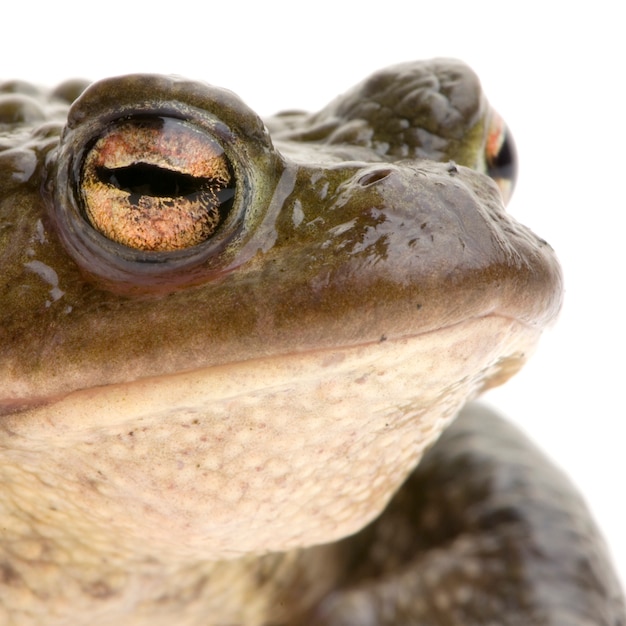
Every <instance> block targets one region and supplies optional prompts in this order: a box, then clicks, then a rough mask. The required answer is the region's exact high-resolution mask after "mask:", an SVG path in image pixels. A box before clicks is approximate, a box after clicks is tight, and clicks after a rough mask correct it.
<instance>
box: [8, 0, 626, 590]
mask: <svg viewBox="0 0 626 626" xmlns="http://www.w3.org/2000/svg"><path fill="white" fill-rule="evenodd" d="M7 4H8V5H9V6H3V8H2V10H1V20H2V35H1V37H0V59H1V69H0V77H2V78H7V79H8V78H24V79H27V80H31V81H34V82H38V83H43V84H47V85H53V84H55V83H56V82H58V81H60V80H62V79H64V78H68V77H75V76H81V77H85V78H90V79H98V78H102V77H104V76H107V75H112V74H121V73H127V72H134V71H153V72H161V73H177V74H183V75H186V76H188V77H191V78H197V79H202V80H206V81H208V82H211V83H214V84H217V85H221V86H225V87H229V88H231V89H232V90H233V91H235V92H237V93H238V94H239V95H240V96H241V97H242V98H243V99H244V100H245V101H246V102H247V103H248V104H249V105H250V106H251V107H252V108H254V109H255V110H256V111H257V112H259V113H260V114H262V115H267V114H271V113H273V112H275V111H276V110H278V109H281V108H305V109H316V108H319V107H320V106H322V105H323V104H325V103H326V102H327V101H328V100H329V99H330V98H332V97H334V96H335V95H336V94H338V93H340V92H342V91H344V90H345V89H347V88H348V87H350V86H351V85H352V84H354V83H355V82H357V81H359V80H361V79H362V78H364V77H365V76H366V75H368V74H369V73H370V72H371V71H373V70H374V69H377V68H380V67H383V66H385V65H388V64H391V63H396V62H401V61H406V60H411V59H417V58H427V57H430V56H455V57H459V58H462V59H464V60H465V61H467V62H468V63H469V64H470V65H472V66H473V67H474V69H475V70H476V71H477V72H478V74H479V75H480V76H481V78H482V81H483V85H484V88H485V90H486V92H487V94H488V97H489V98H490V100H491V102H492V104H493V105H494V106H495V107H496V108H497V109H498V111H499V112H500V113H501V114H502V115H503V117H504V118H505V119H506V120H507V121H508V123H509V126H510V127H511V129H512V130H513V132H514V134H515V138H516V142H517V147H518V152H519V155H520V161H521V171H520V179H519V184H518V187H517V191H516V195H515V197H514V201H513V203H512V205H511V206H510V210H511V212H512V213H513V214H514V215H515V216H516V217H517V218H518V219H519V220H520V221H522V222H524V223H525V224H527V225H529V226H531V227H532V228H533V229H534V230H535V231H536V232H537V233H538V234H540V235H541V236H542V237H544V238H546V239H547V240H548V241H549V242H550V243H551V244H552V246H553V247H554V248H555V249H556V250H557V252H558V254H559V256H560V259H561V261H562V264H563V267H564V271H565V278H566V286H567V293H566V303H565V307H564V309H563V312H562V315H561V319H560V320H559V322H558V324H557V326H556V327H555V328H554V329H553V330H551V331H549V332H548V333H547V334H546V335H545V337H544V339H543V341H542V344H541V346H540V348H539V350H538V352H537V353H536V355H535V357H534V358H533V359H532V360H531V362H530V363H529V364H528V366H527V367H526V369H525V370H524V371H523V372H522V373H521V374H520V375H518V376H517V377H516V378H515V379H514V380H512V381H510V382H509V383H508V384H507V385H506V386H505V387H503V388H502V389H501V390H498V391H497V392H493V393H491V394H490V395H489V396H488V398H487V399H488V401H489V402H490V403H491V404H493V405H495V406H497V407H499V408H501V409H502V410H503V412H505V413H506V414H508V415H509V416H510V417H511V418H512V419H514V420H515V421H516V422H518V423H519V424H520V425H521V426H522V427H523V429H524V430H526V431H527V432H528V433H530V434H531V436H532V437H533V438H534V439H535V440H536V441H537V442H539V443H540V445H541V446H542V447H543V448H544V449H545V450H546V451H548V452H549V454H550V455H551V456H552V458H553V459H555V460H556V461H557V463H558V464H559V465H560V466H561V467H563V468H564V469H565V470H566V471H567V472H568V473H569V474H570V475H571V476H572V477H573V478H574V480H575V482H576V483H577V484H578V485H579V486H580V488H581V489H582V491H583V492H584V494H585V496H586V498H587V500H588V502H589V503H590V505H591V506H592V508H593V511H594V514H595V516H596V518H597V519H598V520H599V522H600V524H601V527H602V529H603V531H604V533H605V535H606V537H607V539H608V542H609V544H610V547H611V550H612V553H613V555H614V559H615V561H616V563H617V564H618V567H619V571H620V574H621V577H622V580H626V534H625V533H624V528H625V527H626V505H625V504H624V502H623V494H624V491H625V490H624V478H625V476H626V450H625V441H624V433H625V432H626V431H625V428H624V424H623V422H624V418H625V417H626V409H625V407H624V389H625V388H626V381H624V373H625V371H626V366H625V363H624V351H625V349H626V336H625V332H624V321H623V318H624V310H625V306H624V301H623V292H624V270H625V269H626V263H625V261H624V252H623V251H624V248H625V247H626V233H624V226H625V224H626V221H625V219H624V209H625V208H626V207H625V205H626V202H625V200H624V187H625V184H624V182H625V180H626V174H625V173H624V158H623V154H624V149H625V145H624V143H625V139H626V132H625V130H624V129H625V126H626V122H625V116H626V97H625V96H624V93H625V89H624V85H623V82H624V62H625V61H626V46H625V45H624V44H621V43H619V42H620V41H624V38H625V36H624V32H623V22H624V20H623V17H622V9H621V8H619V7H620V3H618V2H609V1H608V0H598V1H596V2H593V3H582V2H576V3H564V2H552V3H550V2H547V1H545V2H532V1H530V2H523V3H522V2H518V3H504V2H481V1H480V0H475V1H473V2H472V1H470V2H468V1H457V0H447V1H445V2H436V1H435V0H430V1H429V2H428V3H420V2H410V3H409V2H404V3H400V2H396V1H393V0H383V1H379V2H377V3H372V2H367V1H365V0H359V2H354V3H351V2H344V3H341V2H339V1H337V0H335V1H333V2H327V1H325V0H318V1H316V2H308V3H307V2H297V3H289V4H287V3H285V4H283V3H275V2H270V1H267V2H253V3H250V6H247V5H246V3H242V2H236V0H231V1H230V2H228V1H222V2H220V3H218V2H210V1H207V2H203V3H200V2H197V3H195V4H196V7H195V8H192V6H191V4H190V3H187V2H183V1H179V2H174V3H168V4H167V5H165V4H163V7H164V8H158V7H159V5H160V3H158V2H151V3H147V2H145V3H143V2H142V3H140V2H135V3H131V2H130V1H128V0H127V1H126V2H118V1H112V2H102V3H74V4H73V3H63V2H49V3H46V4H45V7H44V8H42V9H39V8H34V7H33V3H26V2H22V3H20V2H11V3H5V5H7ZM41 4H43V3H41ZM88 6H89V7H97V8H84V7H88ZM141 7H145V8H141ZM612 7H615V8H612Z"/></svg>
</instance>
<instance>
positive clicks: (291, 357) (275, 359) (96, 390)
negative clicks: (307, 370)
mask: <svg viewBox="0 0 626 626" xmlns="http://www.w3.org/2000/svg"><path fill="white" fill-rule="evenodd" d="M490 318H494V319H495V318H497V319H500V320H502V321H504V322H506V321H508V322H510V323H511V324H515V325H517V326H519V327H523V328H526V329H528V330H532V331H535V332H537V333H539V332H540V331H539V329H538V328H535V327H534V326H532V325H531V324H529V323H527V322H525V321H523V320H519V319H517V318H515V317H511V316H508V315H506V314H502V313H498V312H491V313H487V314H484V315H480V316H476V317H469V318H466V319H464V320H462V321H460V322H455V323H453V324H448V325H445V326H441V327H439V328H436V329H432V330H427V331H424V332H419V333H415V334H406V335H401V336H391V337H388V336H386V335H385V334H382V335H381V336H380V338H379V339H378V340H374V341H365V342H362V343H358V344H354V345H337V346H333V347H324V348H319V349H310V350H306V351H302V352H288V353H281V354H277V355H272V356H267V357H255V358H252V359H250V360H244V361H234V362H232V363H226V364H221V365H211V366H207V367H195V368H192V369H189V370H179V371H176V372H170V373H166V374H161V375H151V376H146V377H144V378H137V379H134V380H128V381H123V382H118V383H110V384H105V385H94V386H89V387H82V388H77V389H73V390H69V391H66V392H62V393H59V394H52V395H49V396H32V397H13V398H11V397H9V398H0V417H4V416H11V415H18V414H21V413H25V412H28V411H32V410H36V409H38V408H42V407H45V406H48V405H53V404H57V403H59V402H62V401H64V400H65V399H66V398H68V397H70V396H74V395H76V394H82V395H85V396H88V397H92V398H93V397H96V396H99V395H105V394H106V393H107V392H108V391H110V390H113V389H124V388H130V387H133V386H141V387H145V388H147V387H152V388H155V389H156V388H157V387H158V386H159V385H164V384H167V383H169V382H173V381H176V379H178V378H181V377H190V376H191V377H194V376H197V377H199V378H201V377H202V376H203V375H206V373H207V372H209V371H211V370H214V371H218V370H232V369H242V370H243V369H245V370H246V371H250V370H251V369H254V368H260V369H263V368H264V367H267V366H268V364H270V365H271V364H273V363H280V362H290V361H291V362H297V361H299V360H306V359H311V360H314V361H315V363H316V364H317V366H319V367H331V366H338V365H339V364H340V363H341V362H342V361H343V359H344V358H345V354H346V353H348V352H354V351H359V350H361V351H369V350H372V349H374V350H375V349H376V348H377V347H379V346H380V347H381V348H383V349H387V348H388V347H389V346H393V345H396V344H399V343H405V342H409V341H414V340H420V339H426V338H428V337H435V336H437V335H438V334H444V333H447V332H450V331H452V330H453V329H455V328H458V327H461V326H464V325H467V324H471V323H472V322H476V321H480V320H488V319H490Z"/></svg>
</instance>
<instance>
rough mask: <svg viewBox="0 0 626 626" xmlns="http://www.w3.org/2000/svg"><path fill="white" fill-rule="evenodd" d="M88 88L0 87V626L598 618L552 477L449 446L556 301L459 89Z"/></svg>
mask: <svg viewBox="0 0 626 626" xmlns="http://www.w3.org/2000/svg"><path fill="white" fill-rule="evenodd" d="M85 87H86V85H85V84H82V83H78V82H69V83H66V84H64V85H61V86H59V87H58V88H57V89H55V90H54V91H52V92H47V91H43V90H39V89H37V88H35V87H33V86H31V85H28V84H24V83H19V82H13V83H6V84H4V85H2V86H1V87H0V92H1V95H0V130H1V133H0V190H1V195H0V298H1V306H0V345H1V346H2V350H1V351H0V484H1V485H2V487H1V488H2V492H1V497H0V624H5V623H6V624H11V625H13V624H15V625H19V626H23V625H26V626H28V625H31V624H33V625H34V624H42V623H45V624H46V625H49V626H55V625H57V626H58V625H62V624H72V625H79V624H89V625H90V626H97V625H101V624H102V625H105V624H119V623H123V624H125V625H129V626H132V625H143V624H150V625H151V626H155V625H157V626H158V625H160V624H163V625H166V624H167V625H170V624H172V623H175V624H177V625H179V626H185V625H192V624H202V625H205V626H206V625H209V626H210V625H224V624H229V625H231V624H241V625H242V626H243V625H250V626H255V625H261V624H267V625H269V624H274V625H275V624H285V625H287V624H292V625H296V624H297V625H302V624H312V625H321V624H328V625H335V626H339V625H347V624H355V625H356V624H358V625H369V624H372V625H373V624H380V625H387V624H389V625H391V624H423V625H430V624H432V625H442V626H443V625H447V624H459V625H460V624H463V625H466V626H467V625H479V624H493V623H497V624H537V625H539V624H546V625H547V624H550V625H553V624H594V625H597V624H602V625H612V626H616V625H618V624H625V623H626V618H625V609H624V604H623V598H622V595H621V592H620V589H619V587H618V584H617V582H616V579H615V576H614V574H613V572H612V569H611V565H610V563H609V560H608V558H607V557H606V555H605V552H604V547H603V543H602V540H601V538H600V537H599V536H598V532H597V530H596V529H595V527H594V525H593V523H592V522H591V521H590V519H589V516H588V513H587V512H586V510H585V507H584V505H583V504H582V503H581V500H580V498H579V496H578V495H577V494H576V493H575V491H574V490H573V489H572V487H571V486H570V485H569V484H568V483H567V481H566V480H565V479H564V478H563V477H562V476H561V475H560V473H559V472H558V471H557V470H555V469H554V468H552V467H551V466H550V464H549V462H547V461H546V460H545V459H544V458H543V457H542V456H541V455H540V454H539V453H538V452H537V451H536V450H535V449H534V448H533V447H532V445H531V444H529V443H528V442H526V441H525V440H524V438H523V437H522V436H521V435H520V434H519V433H517V432H516V431H514V430H513V429H511V427H509V426H507V425H506V424H505V423H503V422H502V421H501V420H500V419H499V418H497V417H494V416H493V415H491V414H490V413H489V412H487V411H485V410H484V409H480V408H478V407H476V406H474V405H470V406H469V408H466V409H464V410H463V411H462V413H461V415H460V417H458V418H457V419H456V421H454V423H452V422H453V420H454V417H455V415H456V414H457V413H458V412H459V410H460V409H461V407H462V406H463V405H464V404H465V403H466V402H467V401H468V400H469V399H471V398H473V397H474V396H475V395H477V394H478V393H479V392H480V391H482V390H483V389H485V388H487V387H489V386H493V385H496V384H500V383H501V382H503V381H504V380H506V379H507V378H508V377H509V376H511V375H512V374H513V373H515V371H517V369H518V368H519V367H520V366H521V365H522V364H523V362H524V361H525V360H526V358H527V355H528V353H529V351H531V350H532V347H533V346H534V344H535V342H536V341H537V338H538V336H539V334H540V332H541V330H542V329H543V327H544V326H545V325H546V324H548V323H549V322H550V321H552V320H553V319H554V317H555V315H556V314H557V312H558V309H559V306H560V301H561V288H562V286H561V274H560V270H559V267H558V263H557V262H556V259H555V257H554V254H553V252H552V250H551V248H550V247H549V246H548V245H547V244H546V242H544V241H543V240H541V239H539V238H538V237H536V236H535V235H534V234H533V233H531V232H530V231H528V229H526V228H524V227H523V226H521V225H519V224H518V223H516V222H515V221H514V220H513V219H512V218H510V217H509V216H508V215H507V214H506V212H505V211H504V207H503V201H502V196H501V194H500V191H499V190H498V188H497V187H496V185H495V184H494V183H493V181H492V180H491V179H490V178H489V177H488V176H486V175H485V174H487V173H489V174H491V175H493V176H494V178H495V179H496V180H497V182H498V183H500V184H501V187H502V189H503V190H504V193H505V195H506V193H507V192H506V190H507V186H506V184H504V181H503V180H499V179H500V174H502V172H501V171H500V170H499V168H498V167H496V166H494V162H493V159H494V158H495V156H497V154H496V153H497V146H496V147H494V146H495V145H496V144H497V141H496V140H497V139H498V138H499V137H501V132H502V126H501V123H500V120H499V118H497V116H495V114H494V113H493V112H492V111H491V110H490V109H489V107H488V105H487V103H486V101H485V99H484V97H483V95H482V92H481V90H480V86H479V84H478V80H477V79H476V77H475V76H474V74H473V73H472V72H471V71H470V70H469V69H468V68H466V67H465V66H464V65H463V64H461V63H458V62H455V61H450V60H436V61H429V62H421V63H408V64H404V65H400V66H396V67H392V68H389V69H387V70H383V71H381V72H378V73H376V74H374V75H373V76H372V77H370V78H369V79H368V80H366V81H365V82H363V83H361V84H360V85H358V86H357V87H355V88H354V89H352V90H351V91H349V92H347V93H346V94H344V95H343V96H341V97H339V98H338V99H337V100H336V101H334V102H332V103H331V104H330V105H329V106H328V107H326V108H325V109H323V110H322V111H320V112H319V113H316V114H306V113H299V112H290V113H284V114H281V115H277V116H275V117H273V118H271V119H269V120H267V121H266V122H265V123H263V122H262V121H261V120H260V119H259V118H258V116H257V115H256V114H254V112H252V111H251V110H250V109H249V108H248V107H246V105H244V104H243V103H242V102H241V101H240V100H239V99H238V98H237V97H236V96H235V95H234V94H232V93H230V92H228V91H226V90H222V89H218V88H215V87H211V86H209V85H205V84H203V83H195V82H191V81H186V80H184V79H180V78H172V77H164V76H145V75H137V76H127V77H119V78H113V79H108V80H105V81H101V82H100V83H96V84H94V85H92V86H91V87H89V88H88V89H86V91H84V92H83V90H84V89H85ZM81 92H82V93H81ZM69 105H71V106H69ZM68 107H69V109H68ZM178 131H180V133H179V132H178ZM181 137H182V139H181ZM505 177H506V176H505ZM205 209H206V214H204V215H203V211H204V210H205ZM92 214H96V215H97V218H96V222H97V223H96V224H94V222H93V221H90V219H91V218H90V217H89V216H90V215H92ZM120 215H121V216H122V217H121V218H120V219H118V218H119V216H120ZM135 218H137V219H135ZM124 220H126V221H124ZM117 232H122V238H121V240H116V241H114V240H112V237H113V238H114V237H115V236H116V235H112V234H111V233H117ZM198 241H200V243H198ZM137 242H143V243H140V244H138V243H137ZM146 242H147V243H146ZM141 246H146V247H141ZM557 417H558V416H557ZM442 431H445V432H444V434H443V435H442V436H441V437H440V438H438V437H439V435H440V434H441V433H442ZM426 450H428V451H427V452H426V453H425V451H426ZM424 453H425V455H424V457H423V458H422V455H423V454H424ZM420 459H421V460H420ZM416 466H417V469H415V467H416Z"/></svg>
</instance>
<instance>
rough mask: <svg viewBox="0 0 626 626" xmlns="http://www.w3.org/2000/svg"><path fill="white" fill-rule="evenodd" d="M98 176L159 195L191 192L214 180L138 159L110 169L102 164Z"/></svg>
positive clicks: (118, 185)
mask: <svg viewBox="0 0 626 626" xmlns="http://www.w3.org/2000/svg"><path fill="white" fill-rule="evenodd" d="M97 175H98V178H99V179H100V180H101V181H102V182H103V183H105V184H107V185H111V186H113V187H116V188H117V189H120V190H122V191H126V192H128V193H130V194H133V195H142V196H152V197H158V198H177V197H181V196H189V195H191V194H193V193H197V192H198V191H200V190H202V189H205V188H206V187H207V186H208V185H210V184H211V183H213V184H214V181H211V180H210V179H206V178H196V177H195V176H191V175H190V174H185V173H183V172H174V171H172V170H167V169H164V168H162V167H158V166H157V165H150V164H149V163H135V164H133V165H129V166H127V167H119V168H115V169H109V168H107V167H99V168H98V169H97Z"/></svg>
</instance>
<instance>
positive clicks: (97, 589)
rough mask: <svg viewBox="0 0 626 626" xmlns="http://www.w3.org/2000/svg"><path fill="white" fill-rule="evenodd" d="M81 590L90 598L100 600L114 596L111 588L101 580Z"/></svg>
mask: <svg viewBox="0 0 626 626" xmlns="http://www.w3.org/2000/svg"><path fill="white" fill-rule="evenodd" d="M83 590H84V591H85V593H87V594H88V595H90V596H91V597H92V598H99V599H101V600H104V599H106V598H111V597H112V596H114V595H115V594H116V592H115V591H114V590H113V589H111V587H110V586H109V585H108V584H107V583H105V582H103V581H101V580H99V581H96V582H94V583H91V584H89V585H86V586H84V587H83Z"/></svg>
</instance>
